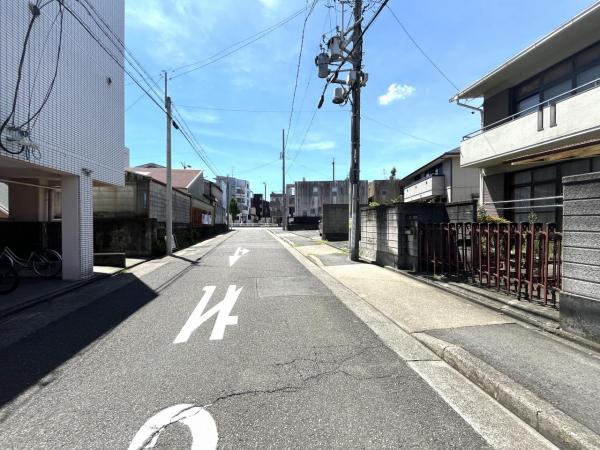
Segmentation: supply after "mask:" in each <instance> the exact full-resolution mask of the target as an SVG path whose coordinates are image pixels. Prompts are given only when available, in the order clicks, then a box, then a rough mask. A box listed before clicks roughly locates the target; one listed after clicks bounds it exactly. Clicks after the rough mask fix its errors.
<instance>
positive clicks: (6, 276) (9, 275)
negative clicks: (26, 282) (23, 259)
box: [0, 255, 19, 294]
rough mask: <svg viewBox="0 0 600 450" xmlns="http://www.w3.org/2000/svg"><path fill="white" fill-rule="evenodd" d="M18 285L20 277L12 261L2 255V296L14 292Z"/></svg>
mask: <svg viewBox="0 0 600 450" xmlns="http://www.w3.org/2000/svg"><path fill="white" fill-rule="evenodd" d="M18 285H19V275H18V274H17V271H16V270H15V267H14V266H13V263H12V261H11V260H10V259H9V258H8V257H6V256H3V255H0V294H8V293H9V292H12V291H14V290H15V289H16V288H17V286H18Z"/></svg>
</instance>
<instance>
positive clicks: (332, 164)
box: [331, 157, 335, 183]
mask: <svg viewBox="0 0 600 450" xmlns="http://www.w3.org/2000/svg"><path fill="white" fill-rule="evenodd" d="M331 167H332V170H333V174H332V180H333V182H334V183H335V157H334V158H333V161H331Z"/></svg>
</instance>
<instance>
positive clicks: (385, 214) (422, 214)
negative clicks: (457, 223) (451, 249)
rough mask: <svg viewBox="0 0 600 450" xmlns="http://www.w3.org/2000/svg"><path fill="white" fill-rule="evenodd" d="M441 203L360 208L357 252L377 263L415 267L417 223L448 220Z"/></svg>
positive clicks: (412, 268)
mask: <svg viewBox="0 0 600 450" xmlns="http://www.w3.org/2000/svg"><path fill="white" fill-rule="evenodd" d="M447 221H448V214H447V212H446V209H445V206H444V205H443V204H439V203H436V204H433V203H401V204H399V205H394V206H378V207H375V208H363V209H362V210H361V240H360V244H359V248H360V256H361V258H364V259H366V260H369V261H373V262H375V263H377V264H380V265H389V266H392V267H396V268H399V269H410V270H414V269H415V268H416V264H417V257H418V241H417V227H418V225H419V224H420V223H436V222H447Z"/></svg>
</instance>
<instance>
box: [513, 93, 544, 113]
mask: <svg viewBox="0 0 600 450" xmlns="http://www.w3.org/2000/svg"><path fill="white" fill-rule="evenodd" d="M539 103H540V94H535V95H532V96H530V97H526V98H524V99H523V100H520V101H519V102H517V112H519V113H520V112H523V111H525V114H530V113H532V112H535V111H536V109H535V108H534V106H535V105H538V104H539Z"/></svg>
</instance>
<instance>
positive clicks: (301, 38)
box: [284, 0, 317, 148]
mask: <svg viewBox="0 0 600 450" xmlns="http://www.w3.org/2000/svg"><path fill="white" fill-rule="evenodd" d="M316 4H317V0H313V2H312V4H311V6H310V9H309V10H308V11H307V13H306V16H305V17H304V23H303V24H302V34H301V36H300V53H299V54H298V64H297V66H296V79H295V80H294V93H293V94H292V107H291V108H290V118H289V120H288V128H287V136H286V141H285V145H284V148H285V147H287V139H289V136H290V129H291V128H292V118H293V116H294V103H295V102H296V91H297V89H298V78H299V77H300V65H301V64H302V52H303V50H304V35H305V33H306V24H307V23H308V18H309V17H310V15H311V14H312V12H313V10H314V9H315V5H316ZM307 6H308V3H307ZM309 83H310V79H309Z"/></svg>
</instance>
